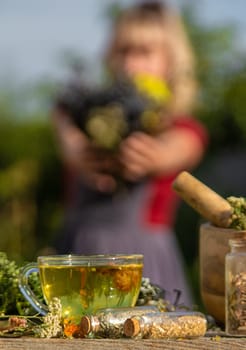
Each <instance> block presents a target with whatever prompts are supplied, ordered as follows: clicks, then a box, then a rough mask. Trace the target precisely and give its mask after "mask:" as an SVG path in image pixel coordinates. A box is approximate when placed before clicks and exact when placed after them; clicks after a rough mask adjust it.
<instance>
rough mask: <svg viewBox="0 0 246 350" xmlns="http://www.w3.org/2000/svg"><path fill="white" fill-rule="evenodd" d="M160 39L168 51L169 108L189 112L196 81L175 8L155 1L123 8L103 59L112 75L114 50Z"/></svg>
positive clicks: (171, 110) (115, 70) (182, 26)
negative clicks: (142, 41)
mask: <svg viewBox="0 0 246 350" xmlns="http://www.w3.org/2000/svg"><path fill="white" fill-rule="evenodd" d="M141 39H142V40H145V41H151V42H153V41H157V40H162V41H163V43H164V44H165V45H166V48H167V54H169V64H170V67H169V75H168V78H167V84H168V86H169V88H170V90H171V93H172V99H171V101H170V105H169V111H170V112H171V113H172V114H173V115H178V114H183V115H184V114H187V113H188V114H189V113H190V112H191V111H192V109H193V107H194V103H195V97H196V93H197V81H196V79H195V59H194V54H193V51H192V48H191V45H190V42H189V39H188V37H187V33H186V30H185V26H184V24H183V22H182V19H181V17H180V15H179V13H178V12H176V11H174V10H173V9H170V8H168V7H167V6H166V5H163V6H162V5H161V4H160V3H159V2H146V3H143V4H140V5H136V6H134V7H131V8H129V9H127V10H124V11H123V12H122V13H121V14H120V16H119V17H118V18H117V20H116V22H115V25H114V28H113V29H112V37H111V42H110V43H109V46H108V51H107V55H106V62H107V65H108V68H109V71H110V72H111V73H112V74H113V75H115V74H117V71H118V69H119V68H120V67H119V62H118V61H117V60H118V55H117V53H118V50H119V48H120V47H122V46H124V45H128V46H129V45H137V44H138V43H139V42H140V43H141Z"/></svg>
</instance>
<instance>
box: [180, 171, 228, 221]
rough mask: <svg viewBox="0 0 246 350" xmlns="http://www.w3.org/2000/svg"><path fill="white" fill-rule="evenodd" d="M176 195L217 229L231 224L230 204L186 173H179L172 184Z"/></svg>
mask: <svg viewBox="0 0 246 350" xmlns="http://www.w3.org/2000/svg"><path fill="white" fill-rule="evenodd" d="M173 189H174V190H175V192H177V194H178V195H179V196H180V197H181V198H182V199H183V200H184V201H185V202H187V203H188V204H189V205H190V206H191V207H192V208H193V209H195V210H196V211H197V212H198V213H199V214H200V215H201V216H203V217H204V218H205V219H207V220H208V221H210V222H211V223H212V224H214V225H215V226H218V227H223V228H227V227H229V225H230V223H231V215H232V207H231V205H230V203H229V202H228V201H227V200H225V199H224V198H223V197H221V196H220V195H219V194H218V193H216V192H214V191H213V190H212V189H211V188H209V187H208V186H206V185H205V184H204V183H202V182H201V181H199V180H198V179H196V178H195V177H194V176H192V175H191V174H189V173H188V172H187V171H183V172H181V173H180V174H179V175H178V176H177V177H176V179H175V180H174V182H173Z"/></svg>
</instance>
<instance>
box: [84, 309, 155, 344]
mask: <svg viewBox="0 0 246 350" xmlns="http://www.w3.org/2000/svg"><path fill="white" fill-rule="evenodd" d="M152 312H159V309H158V308H157V306H154V305H146V306H135V307H121V308H118V307H116V308H105V309H99V310H98V311H97V312H96V313H95V314H93V315H84V316H83V317H82V318H81V322H80V333H81V334H83V336H84V337H89V338H121V337H124V332H123V326H124V323H125V321H126V319H128V318H130V317H132V316H136V315H144V314H147V313H152Z"/></svg>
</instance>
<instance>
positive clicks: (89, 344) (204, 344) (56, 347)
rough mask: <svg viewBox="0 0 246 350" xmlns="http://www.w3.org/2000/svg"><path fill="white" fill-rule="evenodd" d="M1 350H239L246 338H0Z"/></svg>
mask: <svg viewBox="0 0 246 350" xmlns="http://www.w3.org/2000/svg"><path fill="white" fill-rule="evenodd" d="M0 349H1V350H104V349H107V350H133V349H134V350H147V349H148V350H149V349H166V350H196V349H199V350H234V349H235V350H240V349H246V338H220V339H219V340H215V339H214V338H208V337H204V338H199V339H193V340H176V341H175V340H150V339H146V340H128V339H120V340H112V339H40V338H39V339H37V338H25V337H22V338H16V339H13V338H0Z"/></svg>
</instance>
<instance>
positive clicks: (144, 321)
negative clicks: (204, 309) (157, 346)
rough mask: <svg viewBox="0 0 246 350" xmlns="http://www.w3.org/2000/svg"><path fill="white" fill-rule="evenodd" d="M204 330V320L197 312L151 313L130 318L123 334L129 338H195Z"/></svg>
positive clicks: (205, 326) (205, 323)
mask: <svg viewBox="0 0 246 350" xmlns="http://www.w3.org/2000/svg"><path fill="white" fill-rule="evenodd" d="M206 330H207V321H206V318H205V316H204V315H203V314H201V313H199V312H163V313H162V312H159V313H152V314H147V315H142V316H134V317H131V318H129V319H128V320H126V322H125V324H124V334H125V335H126V336H127V337H131V338H151V339H177V338H195V337H200V336H204V334H205V333H206Z"/></svg>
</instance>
